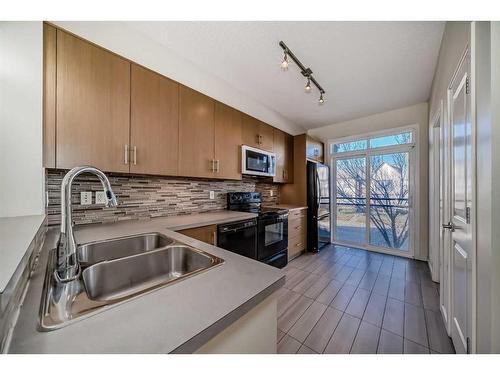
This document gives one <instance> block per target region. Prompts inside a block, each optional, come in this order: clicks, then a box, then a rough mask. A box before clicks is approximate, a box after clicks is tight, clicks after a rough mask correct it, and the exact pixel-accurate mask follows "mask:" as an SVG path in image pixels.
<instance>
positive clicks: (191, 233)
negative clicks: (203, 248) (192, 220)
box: [179, 225, 217, 246]
mask: <svg viewBox="0 0 500 375" xmlns="http://www.w3.org/2000/svg"><path fill="white" fill-rule="evenodd" d="M179 233H181V234H184V235H186V236H188V237H191V238H194V239H196V240H198V241H202V242H205V243H208V244H210V245H214V246H217V225H206V226H204V227H198V228H189V229H183V230H180V231H179Z"/></svg>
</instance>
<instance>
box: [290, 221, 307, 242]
mask: <svg viewBox="0 0 500 375" xmlns="http://www.w3.org/2000/svg"><path fill="white" fill-rule="evenodd" d="M306 226H307V216H301V217H299V218H297V219H293V220H289V221H288V237H290V238H294V237H297V236H299V235H302V234H303V233H305V231H306Z"/></svg>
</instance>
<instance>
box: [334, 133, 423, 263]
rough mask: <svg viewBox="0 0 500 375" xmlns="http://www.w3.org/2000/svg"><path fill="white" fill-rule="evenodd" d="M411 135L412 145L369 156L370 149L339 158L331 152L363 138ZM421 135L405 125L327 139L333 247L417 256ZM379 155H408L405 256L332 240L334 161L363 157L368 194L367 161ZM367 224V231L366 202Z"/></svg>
mask: <svg viewBox="0 0 500 375" xmlns="http://www.w3.org/2000/svg"><path fill="white" fill-rule="evenodd" d="M408 131H411V132H412V133H413V142H412V144H408V145H397V146H387V147H379V148H376V149H371V150H372V152H370V149H366V150H356V151H349V152H342V153H340V154H334V153H332V152H331V148H332V145H334V144H336V143H344V142H350V141H356V140H362V139H365V138H373V137H378V136H389V135H394V134H399V133H404V132H408ZM419 140H420V135H419V126H418V125H417V124H412V125H405V126H399V127H395V128H390V129H383V130H377V131H374V132H367V133H362V134H357V135H353V136H347V137H340V138H335V139H330V140H328V147H327V152H326V156H327V159H328V160H329V163H330V164H329V165H330V171H331V174H330V175H331V177H330V182H331V196H332V199H331V207H330V213H331V216H330V217H331V220H330V226H331V242H332V243H333V244H337V245H341V246H348V247H356V248H360V249H364V250H370V251H375V252H379V253H384V254H389V255H396V256H401V257H405V258H415V257H416V254H420V240H419V236H417V235H416V233H419V231H420V189H419V184H418V183H417V174H418V171H420V142H419ZM381 151H384V153H391V152H394V153H397V152H408V155H409V162H410V165H409V172H408V177H409V184H410V186H409V187H410V192H411V195H410V225H411V229H413V231H410V239H409V248H410V250H409V251H407V252H404V251H402V250H392V249H390V248H384V247H377V246H373V245H370V243H369V242H368V241H366V242H365V243H364V244H360V243H353V242H345V241H337V240H336V239H335V238H334V235H335V223H336V216H337V212H336V210H335V206H336V204H337V196H336V194H334V188H335V186H336V166H335V160H337V159H346V158H354V157H356V156H366V157H367V160H366V165H365V168H366V184H367V185H366V186H367V187H366V188H367V194H368V184H369V183H370V176H369V168H370V161H369V157H370V156H372V155H373V154H380V153H381ZM366 203H367V204H366V210H367V211H366V212H367V214H366V222H367V227H366V228H367V231H368V230H369V228H370V225H369V224H370V215H369V214H368V213H369V209H370V201H369V199H367V202H366Z"/></svg>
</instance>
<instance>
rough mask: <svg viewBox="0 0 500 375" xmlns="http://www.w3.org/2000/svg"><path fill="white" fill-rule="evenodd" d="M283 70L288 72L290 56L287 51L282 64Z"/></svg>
mask: <svg viewBox="0 0 500 375" xmlns="http://www.w3.org/2000/svg"><path fill="white" fill-rule="evenodd" d="M281 70H283V71H287V70H288V54H287V53H286V51H285V55H284V56H283V61H282V62H281Z"/></svg>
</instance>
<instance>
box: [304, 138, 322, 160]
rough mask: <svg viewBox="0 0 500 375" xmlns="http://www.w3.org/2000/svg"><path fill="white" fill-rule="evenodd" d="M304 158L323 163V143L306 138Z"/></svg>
mask: <svg viewBox="0 0 500 375" xmlns="http://www.w3.org/2000/svg"><path fill="white" fill-rule="evenodd" d="M306 157H307V158H308V159H311V160H316V161H319V162H321V163H323V142H320V141H317V140H316V139H314V138H311V137H310V136H307V140H306Z"/></svg>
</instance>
